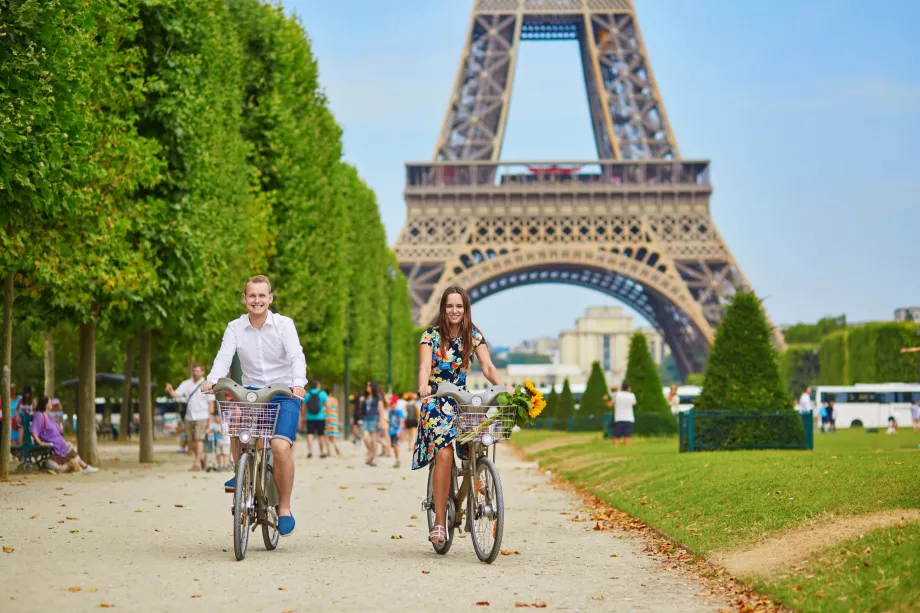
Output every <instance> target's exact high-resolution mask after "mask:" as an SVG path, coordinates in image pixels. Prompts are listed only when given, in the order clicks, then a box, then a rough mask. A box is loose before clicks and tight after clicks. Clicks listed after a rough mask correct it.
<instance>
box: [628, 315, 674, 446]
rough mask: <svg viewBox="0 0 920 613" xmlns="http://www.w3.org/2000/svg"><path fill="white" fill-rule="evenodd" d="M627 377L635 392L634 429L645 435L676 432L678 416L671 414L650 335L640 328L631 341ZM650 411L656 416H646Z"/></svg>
mask: <svg viewBox="0 0 920 613" xmlns="http://www.w3.org/2000/svg"><path fill="white" fill-rule="evenodd" d="M626 381H627V382H628V383H629V385H630V387H632V391H633V393H634V394H635V395H636V408H635V414H636V423H635V433H636V434H640V435H645V436H654V435H662V434H675V433H676V432H677V418H676V417H674V415H673V414H671V407H669V406H668V401H667V399H666V398H665V397H664V394H663V393H662V391H661V379H659V378H658V367H657V366H655V362H654V361H653V360H652V354H651V353H649V350H648V339H647V338H645V335H644V334H642V333H641V332H636V333H635V334H633V336H632V340H630V343H629V358H628V360H627V364H626ZM649 415H653V416H654V417H652V418H650V419H649V418H646V416H649Z"/></svg>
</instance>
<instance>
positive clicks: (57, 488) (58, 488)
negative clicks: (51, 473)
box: [54, 487, 64, 491]
mask: <svg viewBox="0 0 920 613" xmlns="http://www.w3.org/2000/svg"><path fill="white" fill-rule="evenodd" d="M54 489H56V490H58V491H60V490H62V489H64V488H63V487H56V488H54Z"/></svg>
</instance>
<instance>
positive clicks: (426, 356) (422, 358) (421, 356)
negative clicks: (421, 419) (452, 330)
mask: <svg viewBox="0 0 920 613" xmlns="http://www.w3.org/2000/svg"><path fill="white" fill-rule="evenodd" d="M431 349H432V348H431V347H430V346H429V345H419V346H418V395H419V397H421V398H424V397H425V396H427V395H429V394H430V393H431V386H430V385H428V379H429V378H430V377H431Z"/></svg>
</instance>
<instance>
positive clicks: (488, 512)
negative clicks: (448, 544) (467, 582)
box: [467, 457, 505, 564]
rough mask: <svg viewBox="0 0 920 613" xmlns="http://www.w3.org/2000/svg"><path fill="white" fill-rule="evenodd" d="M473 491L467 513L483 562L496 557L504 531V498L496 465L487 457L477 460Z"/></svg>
mask: <svg viewBox="0 0 920 613" xmlns="http://www.w3.org/2000/svg"><path fill="white" fill-rule="evenodd" d="M471 487H472V488H473V491H472V492H470V494H469V498H468V499H467V500H468V501H469V507H468V508H469V516H470V518H471V519H472V523H473V532H472V537H473V549H474V550H475V551H476V556H477V557H478V558H479V559H480V560H481V561H483V562H485V563H486V564H491V563H492V562H494V561H495V558H497V557H498V554H499V552H500V551H501V546H502V535H503V533H504V531H505V499H504V495H503V494H502V482H501V479H500V478H499V476H498V469H497V468H495V464H493V463H492V460H490V459H489V458H487V457H482V458H479V459H478V460H477V461H476V474H475V475H474V479H473V485H472V486H471Z"/></svg>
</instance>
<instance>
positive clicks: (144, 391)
mask: <svg viewBox="0 0 920 613" xmlns="http://www.w3.org/2000/svg"><path fill="white" fill-rule="evenodd" d="M140 345H141V346H140V352H141V355H140V389H139V390H138V398H139V399H140V401H141V450H140V462H141V463H146V464H149V463H152V462H153V405H152V403H151V398H150V330H149V329H148V330H144V331H143V332H141V343H140Z"/></svg>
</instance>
